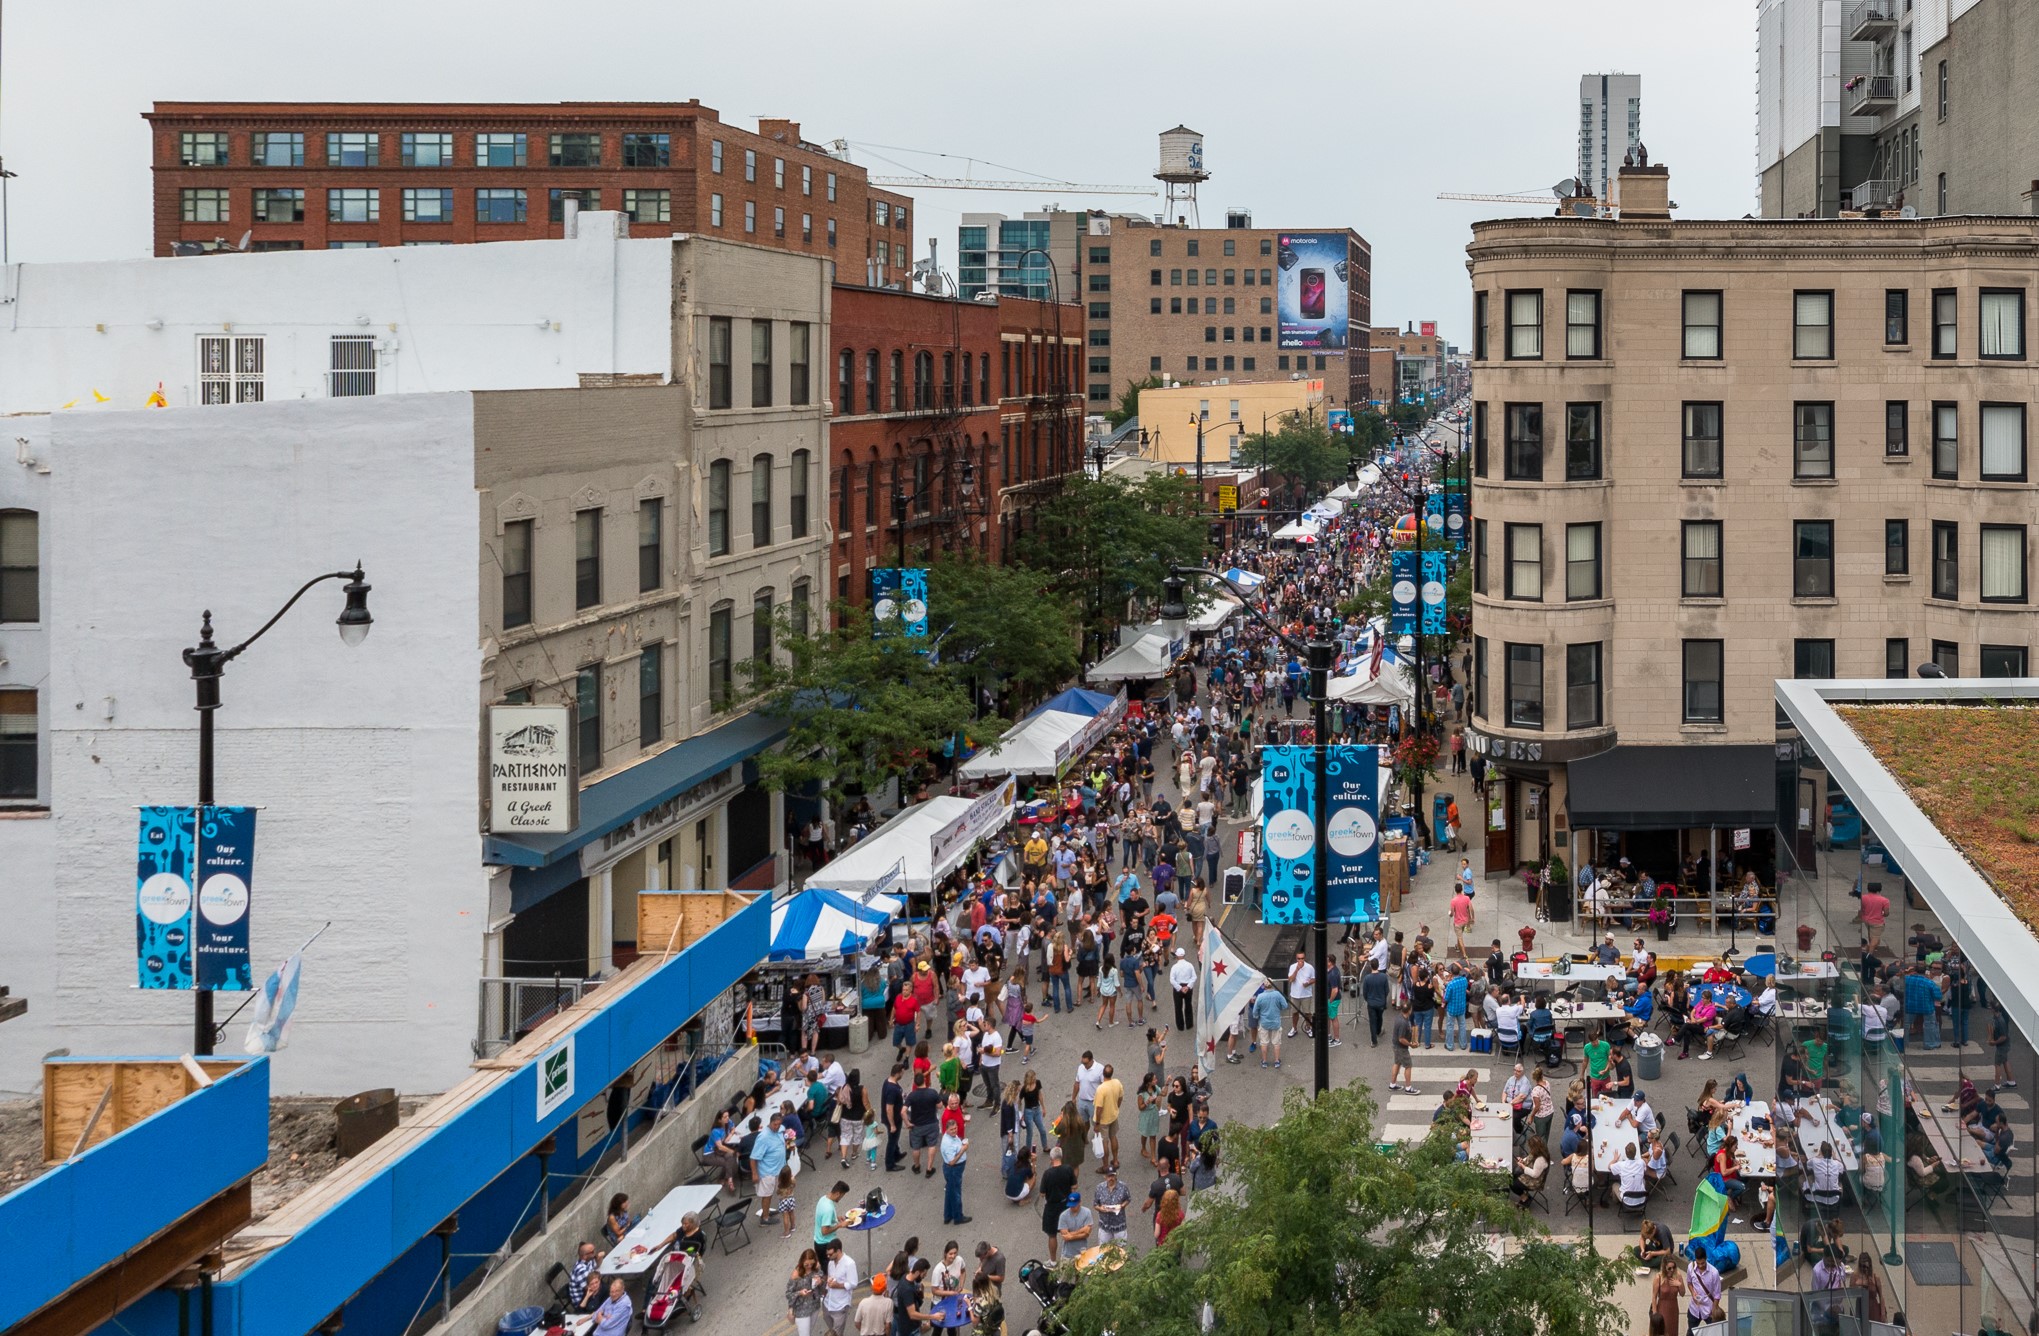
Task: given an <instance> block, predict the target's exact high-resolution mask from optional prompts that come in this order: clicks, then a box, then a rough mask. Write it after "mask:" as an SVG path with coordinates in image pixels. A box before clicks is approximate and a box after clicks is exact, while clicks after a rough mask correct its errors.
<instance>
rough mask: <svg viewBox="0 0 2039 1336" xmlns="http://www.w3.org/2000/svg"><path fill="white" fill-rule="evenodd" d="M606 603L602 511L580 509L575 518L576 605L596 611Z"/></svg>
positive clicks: (574, 595) (576, 606)
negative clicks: (598, 606) (603, 596)
mask: <svg viewBox="0 0 2039 1336" xmlns="http://www.w3.org/2000/svg"><path fill="white" fill-rule="evenodd" d="M601 601H602V512H601V511H600V510H578V511H575V512H574V517H573V605H574V607H575V608H576V609H579V608H592V607H594V606H595V605H596V604H598V603H600V602H601Z"/></svg>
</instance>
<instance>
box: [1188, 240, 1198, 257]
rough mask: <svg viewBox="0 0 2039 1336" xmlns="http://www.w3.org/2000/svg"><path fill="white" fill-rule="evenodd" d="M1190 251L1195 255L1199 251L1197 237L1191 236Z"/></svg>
mask: <svg viewBox="0 0 2039 1336" xmlns="http://www.w3.org/2000/svg"><path fill="white" fill-rule="evenodd" d="M1189 253H1190V254H1191V255H1195V254H1196V253H1197V242H1196V239H1195V238H1191V239H1190V242H1189Z"/></svg>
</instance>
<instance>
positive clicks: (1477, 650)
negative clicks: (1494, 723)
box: [1473, 636, 1487, 719]
mask: <svg viewBox="0 0 2039 1336" xmlns="http://www.w3.org/2000/svg"><path fill="white" fill-rule="evenodd" d="M1473 717H1474V718H1475V719H1485V718H1486V717H1487V638H1486V637H1485V636H1474V637H1473Z"/></svg>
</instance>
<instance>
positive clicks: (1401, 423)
mask: <svg viewBox="0 0 2039 1336" xmlns="http://www.w3.org/2000/svg"><path fill="white" fill-rule="evenodd" d="M1429 417H1430V410H1429V409H1428V408H1425V407H1424V406H1423V405H1422V404H1408V403H1395V404H1391V405H1389V406H1388V420H1389V421H1391V422H1393V423H1394V424H1395V425H1396V426H1397V427H1400V428H1401V429H1402V430H1403V431H1414V430H1415V429H1416V428H1418V427H1420V426H1422V425H1423V424H1424V422H1425V421H1427V420H1428V419H1429Z"/></svg>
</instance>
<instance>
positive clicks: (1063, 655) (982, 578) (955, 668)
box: [928, 554, 1081, 704]
mask: <svg viewBox="0 0 2039 1336" xmlns="http://www.w3.org/2000/svg"><path fill="white" fill-rule="evenodd" d="M928 605H929V615H930V616H931V617H932V618H933V620H934V623H935V625H936V626H937V627H940V628H941V631H940V644H941V656H940V657H941V661H942V662H943V663H944V664H946V665H948V666H949V668H950V670H951V671H952V672H953V673H955V674H956V675H957V676H959V677H962V678H965V679H966V680H968V681H970V682H971V683H973V684H974V683H979V682H981V683H983V684H985V685H987V686H1003V687H1004V688H1006V689H1008V690H1010V691H1011V692H1012V693H1013V696H1014V698H1015V699H1017V700H1018V701H1020V702H1022V703H1024V704H1031V703H1032V702H1034V701H1036V700H1038V699H1040V698H1041V697H1042V696H1044V695H1046V694H1047V693H1048V692H1049V691H1052V690H1053V689H1054V688H1056V687H1058V686H1060V685H1061V684H1062V683H1064V682H1066V681H1068V680H1069V678H1071V677H1073V676H1074V675H1075V673H1076V670H1077V669H1078V668H1079V667H1080V666H1081V663H1080V661H1079V655H1078V653H1077V643H1078V636H1079V634H1080V623H1081V618H1080V614H1079V612H1078V609H1077V605H1076V604H1074V603H1072V602H1071V601H1070V600H1069V599H1067V598H1063V597H1059V596H1058V595H1057V594H1056V593H1055V591H1054V590H1053V589H1052V588H1051V587H1050V581H1049V577H1048V576H1047V575H1046V574H1045V573H1043V572H1041V571H1039V570H1035V569H1032V568H1030V567H1026V566H993V565H991V564H989V563H988V562H985V561H982V560H979V559H978V558H976V557H974V556H971V555H968V554H965V555H962V556H960V557H944V558H943V559H941V560H940V561H938V562H937V563H936V564H935V565H934V566H933V567H931V568H930V569H929V571H928Z"/></svg>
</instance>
